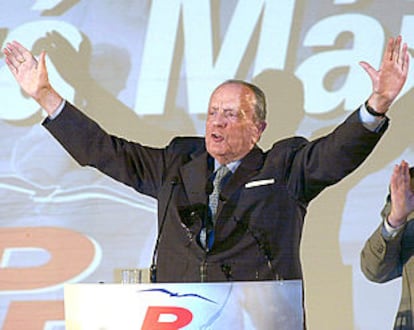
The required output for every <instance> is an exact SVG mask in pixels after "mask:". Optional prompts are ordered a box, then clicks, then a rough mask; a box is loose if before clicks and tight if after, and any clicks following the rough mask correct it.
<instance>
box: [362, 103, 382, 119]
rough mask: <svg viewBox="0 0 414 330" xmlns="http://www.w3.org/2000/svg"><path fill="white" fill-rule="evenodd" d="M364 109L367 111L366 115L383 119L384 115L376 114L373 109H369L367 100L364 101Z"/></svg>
mask: <svg viewBox="0 0 414 330" xmlns="http://www.w3.org/2000/svg"><path fill="white" fill-rule="evenodd" d="M365 109H367V111H368V113H369V114H371V115H373V116H375V117H385V113H382V112H378V111H377V110H375V109H374V108H373V107H371V106H370V105H369V103H368V100H366V101H365Z"/></svg>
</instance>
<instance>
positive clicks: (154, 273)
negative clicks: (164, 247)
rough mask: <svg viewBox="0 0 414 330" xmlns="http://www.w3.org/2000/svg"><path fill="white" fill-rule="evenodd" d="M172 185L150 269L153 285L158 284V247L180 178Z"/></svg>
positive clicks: (173, 179)
mask: <svg viewBox="0 0 414 330" xmlns="http://www.w3.org/2000/svg"><path fill="white" fill-rule="evenodd" d="M170 184H171V190H170V193H169V195H168V200H167V204H166V205H165V212H164V215H163V217H162V220H161V223H160V228H159V230H158V235H157V240H156V241H155V247H154V252H153V254H152V263H151V267H150V270H149V271H150V282H151V283H156V282H157V262H156V259H157V256H158V245H159V243H160V241H161V236H162V232H163V229H164V225H165V222H166V218H167V211H168V207H169V205H170V202H171V198H172V194H173V191H174V187H175V186H176V185H177V184H178V178H177V177H174V178H172V179H171V181H170Z"/></svg>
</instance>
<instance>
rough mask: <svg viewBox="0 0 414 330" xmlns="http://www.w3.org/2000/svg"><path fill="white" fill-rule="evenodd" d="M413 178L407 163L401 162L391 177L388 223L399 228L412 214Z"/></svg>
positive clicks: (413, 201) (413, 205)
mask: <svg viewBox="0 0 414 330" xmlns="http://www.w3.org/2000/svg"><path fill="white" fill-rule="evenodd" d="M413 183H414V178H413V179H411V177H410V172H409V167H408V163H407V162H405V161H402V162H401V163H400V164H399V165H395V167H394V171H393V173H392V176H391V184H390V187H391V212H390V214H389V216H388V223H389V224H390V225H391V226H392V227H399V226H401V225H403V224H404V223H405V222H406V221H407V217H408V215H409V214H410V213H412V212H414V187H413Z"/></svg>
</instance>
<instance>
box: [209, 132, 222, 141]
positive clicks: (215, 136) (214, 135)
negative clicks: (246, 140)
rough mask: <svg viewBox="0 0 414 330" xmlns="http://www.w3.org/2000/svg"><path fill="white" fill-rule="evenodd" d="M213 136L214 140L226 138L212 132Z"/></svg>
mask: <svg viewBox="0 0 414 330" xmlns="http://www.w3.org/2000/svg"><path fill="white" fill-rule="evenodd" d="M211 138H212V139H213V141H214V142H222V141H223V140H224V137H223V136H222V135H220V134H217V133H212V134H211Z"/></svg>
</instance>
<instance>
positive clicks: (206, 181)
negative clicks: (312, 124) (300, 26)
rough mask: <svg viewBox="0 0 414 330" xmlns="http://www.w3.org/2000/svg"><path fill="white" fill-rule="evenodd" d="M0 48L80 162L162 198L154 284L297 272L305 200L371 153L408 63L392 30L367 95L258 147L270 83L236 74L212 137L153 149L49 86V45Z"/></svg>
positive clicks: (210, 119)
mask: <svg viewBox="0 0 414 330" xmlns="http://www.w3.org/2000/svg"><path fill="white" fill-rule="evenodd" d="M3 52H4V54H5V56H6V63H7V65H8V66H9V68H10V70H11V72H12V74H13V75H14V77H15V78H16V80H17V82H18V83H19V85H20V86H21V88H22V89H23V90H24V91H25V92H26V93H27V94H29V95H30V96H31V97H33V98H34V99H35V100H36V101H37V102H38V103H39V104H40V106H42V107H43V108H44V109H45V110H46V112H47V113H48V114H49V117H48V118H47V119H46V120H45V121H44V123H43V125H44V126H45V127H46V128H47V129H48V130H49V131H50V132H51V134H52V135H53V136H54V137H55V138H56V139H57V140H58V141H59V142H60V143H61V144H62V145H63V147H64V148H65V149H66V150H67V151H68V152H69V153H70V154H71V155H72V156H73V157H74V159H76V160H77V161H78V162H79V164H81V165H88V166H93V167H95V168H97V169H99V170H100V171H102V172H103V173H105V174H107V175H109V176H111V177H112V178H114V179H115V180H118V181H120V182H122V183H124V184H126V185H129V186H131V187H132V188H134V189H135V190H136V191H138V192H139V193H142V194H145V195H149V196H152V197H154V198H156V199H157V201H158V228H159V230H158V238H157V241H156V247H155V252H154V258H153V265H152V280H153V281H158V282H197V281H227V280H235V281H238V280H272V279H301V278H302V270H301V263H300V255H299V252H300V251H299V246H300V240H301V235H302V228H303V222H304V217H305V214H306V210H307V206H308V204H309V202H310V201H311V200H312V199H314V198H315V197H316V196H317V195H318V194H319V193H320V192H321V191H322V190H323V189H324V188H325V187H327V186H329V185H332V184H334V183H336V182H338V181H339V180H341V179H342V178H343V177H345V176H346V175H348V174H349V173H351V172H352V171H353V170H355V169H356V168H357V167H358V166H359V165H360V164H361V163H362V162H363V161H364V160H365V159H366V157H367V156H368V155H369V154H370V152H371V151H372V150H373V148H374V147H375V145H376V144H377V142H378V141H379V139H380V138H381V136H382V135H383V133H384V131H385V130H386V128H387V126H388V119H387V117H386V116H385V114H386V112H387V111H388V109H389V108H390V106H391V104H392V103H393V101H394V100H395V98H396V97H397V95H398V94H399V92H400V91H401V89H402V87H403V85H404V83H405V81H406V78H407V72H408V66H409V56H408V52H407V45H406V44H402V40H401V37H398V38H396V39H393V38H391V39H390V40H389V42H388V44H387V48H386V51H385V54H384V57H383V60H382V63H381V67H380V69H379V70H378V71H377V70H375V69H374V68H372V67H371V66H370V65H369V64H368V63H365V62H361V66H362V67H363V68H364V69H365V70H366V72H367V73H368V75H369V76H370V78H371V80H372V86H373V91H372V94H371V95H370V96H369V98H368V99H367V102H365V104H363V105H361V107H359V108H358V109H357V110H356V111H355V112H353V113H352V114H351V115H350V116H349V117H348V118H347V119H346V120H345V122H344V123H342V124H341V125H339V126H338V127H337V128H336V129H335V130H334V131H333V132H332V133H330V134H328V135H327V136H325V137H323V138H320V139H317V140H315V141H308V140H306V139H304V138H302V137H293V138H289V139H285V140H283V141H279V142H276V143H275V144H274V145H273V146H272V148H271V149H270V150H268V151H263V150H261V149H260V148H259V147H258V146H257V142H258V141H259V139H260V137H261V135H262V133H263V131H264V129H265V128H266V122H265V115H266V102H265V97H264V95H263V92H262V91H261V90H260V89H259V88H258V87H256V86H254V85H252V84H250V83H247V82H244V81H239V80H229V81H226V82H224V83H223V84H221V85H219V86H218V87H217V88H216V89H215V90H214V91H213V93H212V95H211V98H210V102H209V106H208V115H207V122H206V134H205V138H202V137H178V138H174V139H173V140H172V141H171V142H170V143H169V144H168V146H166V147H165V148H151V147H147V146H143V145H141V144H139V143H134V142H128V141H126V140H124V139H121V138H119V137H115V136H112V135H110V134H108V133H106V132H105V131H104V130H103V129H102V128H100V127H99V126H98V125H97V124H96V123H95V122H93V121H92V120H91V119H89V118H88V117H86V116H85V115H84V114H83V113H82V112H81V111H79V110H78V109H77V108H76V107H75V106H74V105H72V104H70V103H69V102H68V101H65V100H64V99H63V98H62V97H61V96H60V95H59V94H58V93H57V92H56V90H55V89H54V88H52V86H51V85H50V83H49V80H48V75H47V70H46V65H45V53H44V52H43V53H42V54H41V55H40V57H39V60H37V59H35V58H34V56H33V55H32V54H31V53H30V52H29V51H28V50H27V49H26V48H24V47H23V46H22V45H20V44H19V43H18V42H15V41H14V42H11V43H8V44H7V45H6V47H5V49H4V50H3Z"/></svg>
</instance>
